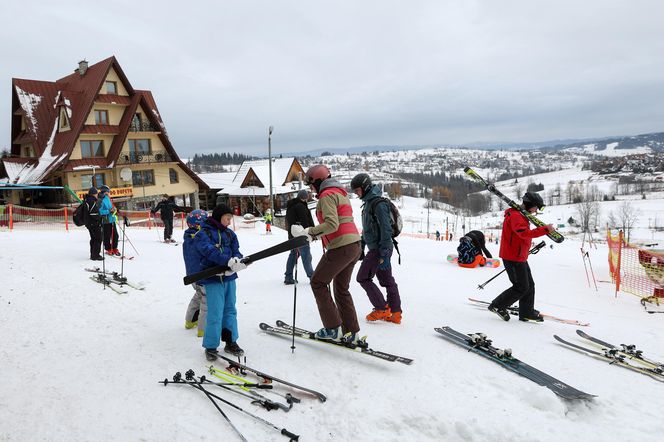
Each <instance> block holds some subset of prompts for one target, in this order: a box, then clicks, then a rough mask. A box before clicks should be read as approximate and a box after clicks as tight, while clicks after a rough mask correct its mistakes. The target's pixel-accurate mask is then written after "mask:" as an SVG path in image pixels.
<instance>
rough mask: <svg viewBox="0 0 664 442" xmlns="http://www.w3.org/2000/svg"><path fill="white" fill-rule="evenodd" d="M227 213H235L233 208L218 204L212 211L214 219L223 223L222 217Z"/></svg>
mask: <svg viewBox="0 0 664 442" xmlns="http://www.w3.org/2000/svg"><path fill="white" fill-rule="evenodd" d="M227 213H233V211H232V210H231V208H230V207H228V206H227V205H226V204H218V205H217V206H216V207H215V208H214V209H213V210H212V218H213V219H214V220H216V221H221V217H222V216H224V215H226V214H227Z"/></svg>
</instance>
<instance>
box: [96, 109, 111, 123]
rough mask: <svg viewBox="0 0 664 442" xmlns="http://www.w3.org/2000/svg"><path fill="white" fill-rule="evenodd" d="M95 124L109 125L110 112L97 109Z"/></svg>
mask: <svg viewBox="0 0 664 442" xmlns="http://www.w3.org/2000/svg"><path fill="white" fill-rule="evenodd" d="M95 124H108V111H107V110H97V109H95Z"/></svg>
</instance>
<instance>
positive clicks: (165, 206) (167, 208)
mask: <svg viewBox="0 0 664 442" xmlns="http://www.w3.org/2000/svg"><path fill="white" fill-rule="evenodd" d="M160 210H161V219H170V220H172V219H173V212H184V211H185V210H184V208H183V207H180V206H178V205H177V204H175V199H173V198H168V199H166V200H163V201H160V202H159V204H157V206H156V207H155V208H154V209H152V210H151V212H152V213H153V214H154V213H156V212H158V211H160Z"/></svg>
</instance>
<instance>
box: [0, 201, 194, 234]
mask: <svg viewBox="0 0 664 442" xmlns="http://www.w3.org/2000/svg"><path fill="white" fill-rule="evenodd" d="M76 207H77V205H72V206H70V207H62V208H59V209H37V208H34V207H23V206H17V205H14V204H7V205H0V229H9V230H10V231H12V230H15V229H19V230H59V229H62V230H69V229H71V228H75V227H76V225H75V224H74V222H73V220H72V217H73V214H74V211H75V210H76ZM125 216H126V217H127V218H128V219H129V223H130V225H131V227H147V228H148V229H151V228H153V227H154V228H161V227H163V226H164V223H163V222H162V221H161V217H160V214H159V213H157V214H154V215H153V214H151V213H150V211H149V210H120V211H119V212H118V218H119V220H118V221H119V222H122V218H123V217H125ZM186 217H187V214H186V213H175V214H174V219H173V227H174V228H178V227H179V228H180V229H182V230H184V229H186V227H187V223H186Z"/></svg>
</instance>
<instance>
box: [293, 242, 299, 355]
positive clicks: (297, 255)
mask: <svg viewBox="0 0 664 442" xmlns="http://www.w3.org/2000/svg"><path fill="white" fill-rule="evenodd" d="M299 257H300V249H295V275H294V276H295V284H293V336H292V339H293V341H292V342H291V354H293V353H295V310H296V307H297V261H298V258H299Z"/></svg>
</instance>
